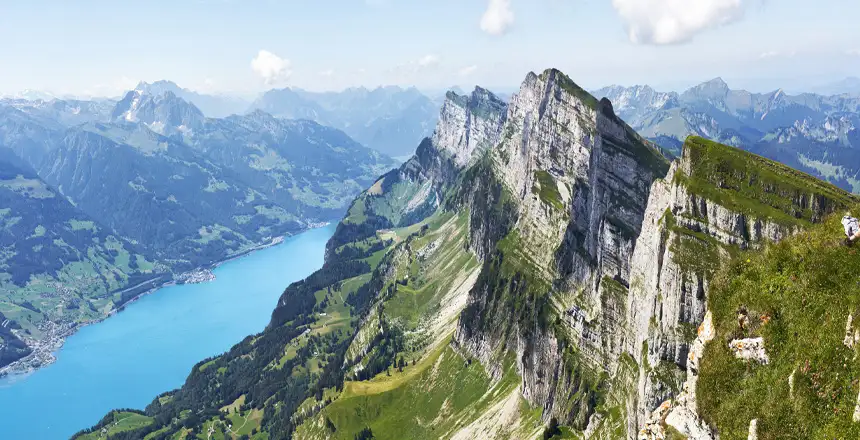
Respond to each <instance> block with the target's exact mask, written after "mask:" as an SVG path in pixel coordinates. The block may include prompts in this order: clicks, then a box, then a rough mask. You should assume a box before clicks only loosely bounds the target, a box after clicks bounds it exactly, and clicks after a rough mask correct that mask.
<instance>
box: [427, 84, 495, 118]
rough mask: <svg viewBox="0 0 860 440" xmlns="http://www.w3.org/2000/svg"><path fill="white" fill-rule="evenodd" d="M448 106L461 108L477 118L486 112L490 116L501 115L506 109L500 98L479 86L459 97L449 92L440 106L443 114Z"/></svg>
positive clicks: (451, 91)
mask: <svg viewBox="0 0 860 440" xmlns="http://www.w3.org/2000/svg"><path fill="white" fill-rule="evenodd" d="M448 105H454V106H457V107H460V108H463V109H465V110H468V111H470V112H472V113H474V114H476V115H478V116H481V115H483V114H484V113H486V112H490V113H491V114H499V113H503V112H504V111H505V110H506V108H507V105H506V104H505V102H504V101H503V100H502V99H501V98H499V97H498V96H496V95H495V94H494V93H493V92H491V91H489V90H487V89H485V88H483V87H480V86H475V89H474V90H473V91H472V93H470V94H468V95H459V94H457V93H456V92H454V91H453V90H449V91H448V92H446V93H445V104H444V105H443V106H442V111H443V112H444V111H445V107H446V106H448Z"/></svg>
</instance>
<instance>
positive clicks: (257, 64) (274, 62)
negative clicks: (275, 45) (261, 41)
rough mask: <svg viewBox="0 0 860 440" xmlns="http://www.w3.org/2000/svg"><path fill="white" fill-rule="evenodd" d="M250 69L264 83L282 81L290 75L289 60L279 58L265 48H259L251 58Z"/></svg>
mask: <svg viewBox="0 0 860 440" xmlns="http://www.w3.org/2000/svg"><path fill="white" fill-rule="evenodd" d="M251 69H253V70H254V72H255V73H256V74H257V75H260V77H261V78H263V80H264V81H265V82H266V85H274V84H278V83H283V82H285V81H287V80H289V79H290V76H292V74H293V71H292V64H291V63H290V60H288V59H285V58H281V57H279V56H277V55H275V54H273V53H272V52H269V51H267V50H261V51H260V52H259V53H258V54H257V56H256V57H255V58H254V59H253V60H251Z"/></svg>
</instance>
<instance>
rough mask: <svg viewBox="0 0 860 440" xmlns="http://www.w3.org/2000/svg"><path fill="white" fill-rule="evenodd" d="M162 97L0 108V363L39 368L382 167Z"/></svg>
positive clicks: (343, 137)
mask: <svg viewBox="0 0 860 440" xmlns="http://www.w3.org/2000/svg"><path fill="white" fill-rule="evenodd" d="M177 93H184V92H181V91H179V92H177V91H176V90H174V89H172V88H171V87H169V86H165V85H164V84H160V83H157V84H155V85H150V86H144V87H139V88H138V89H136V90H133V91H130V92H128V93H127V94H126V95H125V96H124V97H123V98H122V99H120V100H119V101H116V102H114V101H98V102H95V101H71V100H70V101H65V100H51V101H42V100H36V101H27V100H21V99H12V100H3V101H0V152H2V154H0V171H2V173H0V200H2V201H3V203H2V208H0V240H2V251H0V313H3V315H4V316H5V318H4V321H5V320H6V319H8V320H9V322H8V323H7V325H8V326H7V327H5V328H7V329H9V328H17V329H18V330H17V331H11V330H7V331H4V332H3V333H2V334H3V335H6V336H0V338H2V339H3V341H0V368H1V367H3V365H5V364H7V363H9V362H11V361H14V360H16V359H18V358H20V357H22V356H24V355H26V354H28V353H29V350H32V349H35V351H36V353H35V355H34V356H31V357H30V358H28V359H30V364H29V365H38V364H40V363H43V362H44V361H46V360H47V359H49V357H50V351H51V350H52V349H56V346H55V344H57V343H59V341H61V340H62V336H61V335H65V334H66V333H67V332H68V331H69V330H70V329H72V328H74V327H75V326H76V325H78V324H80V323H81V322H85V321H89V320H92V319H97V318H100V317H103V316H105V314H107V313H109V312H110V311H111V310H114V309H116V308H118V307H120V306H121V305H122V304H124V303H125V302H126V301H127V300H128V299H130V298H131V297H134V296H135V295H136V294H138V293H140V292H141V291H145V290H147V289H149V288H151V287H153V285H154V283H157V282H158V281H167V280H170V279H172V278H173V274H181V273H183V272H185V271H189V270H193V269H196V268H199V267H205V266H208V265H210V264H212V263H215V262H217V261H220V260H223V259H225V258H229V257H231V256H235V255H239V254H241V253H244V252H247V251H249V250H252V249H254V248H256V247H259V246H261V245H266V244H270V243H272V242H273V241H274V240H276V239H277V238H278V237H282V236H284V235H289V234H292V233H295V232H298V231H301V230H303V229H306V228H308V227H310V226H314V225H318V224H321V223H323V222H328V221H333V220H337V219H339V218H340V217H341V216H342V214H343V213H344V212H345V210H346V208H347V206H348V205H349V203H350V202H351V201H352V199H353V198H354V196H355V195H356V194H358V193H359V192H361V190H362V189H363V188H365V187H367V186H368V185H369V184H371V183H373V181H374V180H375V179H376V177H377V176H378V175H380V174H382V173H384V172H386V171H387V170H389V169H391V168H392V167H393V166H394V165H395V161H394V160H392V159H391V158H389V157H387V156H385V155H382V154H380V153H378V152H376V151H374V150H371V149H369V148H366V147H364V146H362V145H360V144H359V143H357V142H356V141H354V140H352V139H351V138H350V137H349V136H348V135H347V134H345V133H343V132H342V131H340V130H337V129H334V128H330V127H325V126H322V125H319V124H317V123H316V122H312V121H308V120H286V119H279V118H275V117H273V116H271V115H269V114H267V113H264V112H262V111H259V110H258V111H254V112H251V113H248V114H245V115H233V116H229V117H227V118H223V119H218V118H210V117H206V116H204V113H203V111H201V110H200V109H199V108H197V107H196V106H195V105H194V104H192V103H190V102H188V101H186V100H185V99H183V98H182V97H181V96H179V95H178V94H177ZM22 237H30V238H25V239H22ZM144 282H146V283H144ZM141 283H143V284H141ZM12 325H14V326H15V327H11V326H12ZM13 336H14V338H13ZM21 339H23V340H24V342H25V344H24V348H20V347H19V346H20V345H21ZM16 341H17V342H16ZM15 347H18V348H15ZM13 348H14V350H13Z"/></svg>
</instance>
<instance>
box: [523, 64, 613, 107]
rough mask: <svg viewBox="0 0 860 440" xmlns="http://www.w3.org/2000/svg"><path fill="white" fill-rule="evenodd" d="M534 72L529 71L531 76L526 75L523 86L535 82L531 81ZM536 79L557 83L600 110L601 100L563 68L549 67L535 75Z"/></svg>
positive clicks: (581, 100)
mask: <svg viewBox="0 0 860 440" xmlns="http://www.w3.org/2000/svg"><path fill="white" fill-rule="evenodd" d="M532 75H533V73H531V72H530V73H529V76H527V77H526V81H525V82H524V83H523V87H527V86H529V85H530V84H532V83H533V81H531V78H532ZM535 79H539V80H542V81H545V82H547V83H548V84H557V85H558V86H559V87H561V89H562V90H563V91H565V92H567V93H568V94H570V95H571V96H573V97H576V98H577V99H578V100H579V101H580V102H582V103H583V104H584V105H585V106H587V107H588V108H591V109H593V110H600V108H599V107H598V104H599V101H598V100H597V98H595V97H594V96H592V95H591V93H588V91H587V90H585V89H583V88H582V87H580V86H579V85H578V84H577V83H575V82H574V81H573V80H572V79H570V77H569V76H567V75H566V74H565V73H564V72H562V71H561V70H558V69H556V68H549V69H546V70H544V71H543V73H541V74H540V75H539V76H535Z"/></svg>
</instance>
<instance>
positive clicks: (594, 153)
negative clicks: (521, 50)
mask: <svg viewBox="0 0 860 440" xmlns="http://www.w3.org/2000/svg"><path fill="white" fill-rule="evenodd" d="M487 162H488V163H486V164H481V165H482V166H483V170H482V171H473V173H474V174H475V175H476V177H475V178H473V179H471V180H470V179H469V178H468V177H467V178H466V179H465V180H466V183H465V185H467V186H468V185H469V184H470V183H471V182H478V183H477V184H475V185H474V188H473V189H474V191H473V192H472V194H474V196H473V197H472V199H471V203H470V213H471V230H472V233H473V234H474V235H476V236H479V237H484V238H483V239H480V238H479V239H474V238H473V240H472V245H473V246H474V247H475V251H476V252H477V253H478V255H479V256H480V257H482V259H483V260H484V269H483V272H482V275H481V277H480V278H479V279H478V282H477V283H476V286H475V288H474V289H473V291H472V294H471V296H470V302H469V305H468V306H467V308H466V310H465V311H464V312H463V316H462V318H461V320H460V325H459V328H458V330H457V334H456V342H457V344H459V345H460V346H461V347H463V349H465V350H466V351H468V352H469V353H470V354H472V355H474V356H475V357H477V358H479V359H480V360H481V361H482V362H483V363H484V364H485V365H487V366H491V365H495V364H496V362H497V360H498V359H497V356H498V353H499V349H500V348H503V347H504V348H506V349H507V350H509V351H511V352H514V353H515V358H516V361H517V368H518V371H519V372H520V374H521V376H522V378H523V395H524V396H525V397H526V398H527V399H528V400H529V401H531V402H532V403H533V404H536V405H537V406H539V407H542V408H544V410H545V417H546V418H547V419H549V418H550V417H557V418H558V419H560V420H565V421H566V422H569V423H572V424H573V425H574V426H576V427H579V428H582V429H584V428H585V427H586V426H587V424H588V421H589V419H590V418H591V416H592V415H593V414H594V411H595V406H596V401H597V399H598V394H599V388H600V386H601V385H600V383H601V381H602V380H601V379H600V375H601V372H602V371H611V370H612V369H614V365H616V364H617V360H618V359H619V357H618V356H619V355H620V354H621V351H622V349H623V344H622V342H623V332H621V331H618V330H620V327H619V324H620V323H621V321H622V320H623V317H624V305H625V304H624V303H623V301H621V300H620V299H621V298H620V297H619V296H618V295H616V293H617V291H618V289H626V286H627V285H628V279H629V272H630V264H629V262H630V256H631V254H632V251H633V245H634V242H635V240H636V237H637V236H638V234H639V228H640V226H639V225H640V224H641V223H642V218H643V215H644V212H645V206H646V204H647V200H648V194H649V191H650V188H651V183H652V182H653V181H654V180H655V179H657V178H659V177H662V176H663V175H665V172H666V169H667V168H668V163H667V162H665V161H664V160H663V159H662V157H661V156H659V153H657V151H656V150H655V149H653V148H652V147H651V146H649V145H647V144H646V143H645V142H643V141H642V140H641V138H639V137H638V136H637V135H636V134H635V133H634V132H633V131H632V130H631V129H630V128H629V127H627V126H626V125H625V124H624V123H623V122H621V121H620V120H619V119H618V118H617V117H616V116H615V115H614V114H613V112H612V107H611V104H610V103H609V102H608V101H603V102H598V101H596V100H595V99H594V98H593V97H591V96H590V95H588V94H587V93H585V92H584V91H582V90H581V89H579V87H577V86H576V85H575V84H574V83H573V82H572V81H570V79H568V78H567V77H566V76H564V75H563V74H562V73H560V72H558V71H555V70H549V71H546V72H544V73H543V74H541V75H540V76H538V75H535V74H530V75H529V76H528V77H527V78H526V80H525V82H524V83H523V85H522V88H521V89H520V92H519V93H518V94H517V95H515V96H514V97H513V99H512V101H511V104H510V108H509V110H508V116H507V122H506V124H505V127H504V128H503V129H502V140H501V141H500V144H499V145H498V146H497V147H496V148H494V149H493V150H492V151H491V154H490V155H489V158H488V159H487ZM488 182H490V183H488ZM493 185H497V186H498V187H500V188H501V190H500V191H499V192H500V193H501V194H499V195H498V196H494V197H490V198H489V200H487V199H486V198H482V197H481V196H479V195H478V194H479V193H480V194H485V193H487V192H486V191H477V188H493ZM490 194H492V192H490ZM504 206H507V208H505V207H504ZM496 211H501V212H510V211H513V212H514V213H515V214H514V215H512V216H509V217H508V222H507V223H506V222H503V221H498V219H500V216H499V215H494V214H493V213H494V212H496ZM485 220H489V221H490V222H492V221H493V220H497V221H496V224H495V225H494V224H489V225H488V224H486V223H484V221H485ZM500 226H501V227H500ZM502 237H504V238H502ZM494 239H495V241H497V242H496V243H494V244H495V245H496V246H495V248H493V247H491V246H489V245H488V243H491V242H493V241H494ZM492 249H495V250H492Z"/></svg>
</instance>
